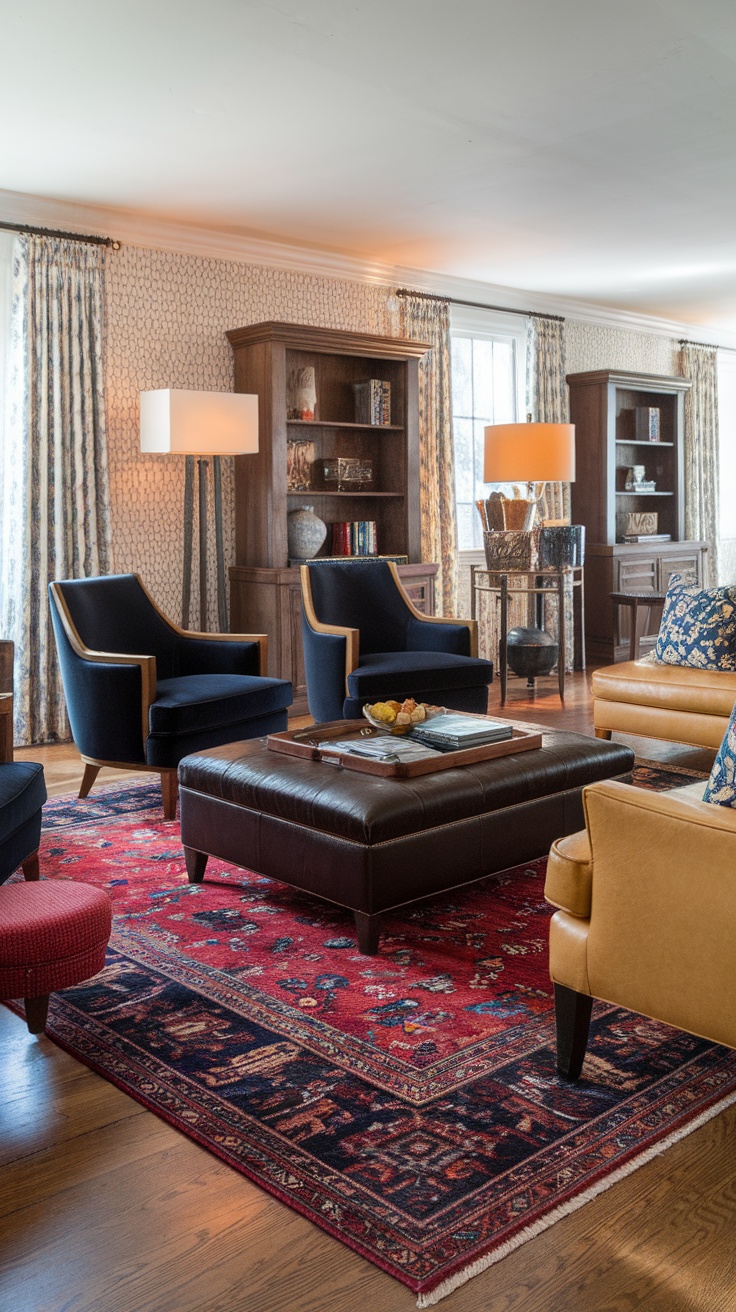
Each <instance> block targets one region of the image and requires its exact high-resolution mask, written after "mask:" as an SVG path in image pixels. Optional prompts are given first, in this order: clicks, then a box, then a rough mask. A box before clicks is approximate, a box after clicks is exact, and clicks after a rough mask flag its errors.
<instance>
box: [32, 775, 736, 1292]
mask: <svg viewBox="0 0 736 1312" xmlns="http://www.w3.org/2000/svg"><path fill="white" fill-rule="evenodd" d="M685 776H689V778H691V779H692V778H696V777H697V776H696V775H695V774H693V772H691V771H682V770H677V771H676V772H675V774H674V775H672V774H671V773H669V772H668V771H667V769H666V768H663V767H661V766H657V765H655V764H654V763H651V762H649V763H647V764H646V765H645V767H644V770H643V773H642V775H641V781H642V782H643V783H644V786H648V787H654V788H662V787H665V786H667V783H668V782H669V786H672V784H673V783H676V782H679V783H685V782H687V781H688V780H687V778H686V777H685ZM159 802H160V794H159V792H158V789H157V788H156V787H153V786H151V785H149V784H131V785H128V786H127V787H125V788H115V787H113V788H108V789H101V790H100V791H99V792H98V793H97V794H96V795H95V796H93V797H92V798H90V799H88V800H87V802H84V803H77V802H76V801H71V800H69V799H66V798H64V799H57V800H56V801H53V802H51V803H50V804H49V805H48V806H47V808H46V812H45V816H46V819H45V832H44V840H43V847H42V870H43V872H44V875H45V877H49V878H62V879H63V878H70V877H71V878H74V879H79V880H83V881H85V882H89V883H94V884H98V885H99V886H101V887H104V888H106V889H107V890H108V891H109V893H110V894H111V896H112V898H113V900H114V903H115V911H116V919H115V929H114V933H113V938H112V940H111V945H110V952H109V956H108V963H107V966H106V968H105V970H104V972H103V973H102V974H101V975H99V976H98V977H97V978H96V979H94V980H92V981H90V982H88V983H87V984H83V985H81V986H79V987H77V988H72V989H67V990H65V991H64V992H63V993H61V994H57V995H56V996H55V997H54V998H53V999H52V1003H51V1010H50V1020H49V1034H50V1036H51V1037H53V1038H54V1039H55V1040H56V1041H57V1042H58V1043H59V1044H61V1046H62V1047H64V1048H66V1049H67V1050H68V1051H69V1052H71V1053H72V1054H73V1055H74V1056H75V1057H78V1058H79V1059H80V1060H81V1061H83V1062H86V1063H87V1064H88V1065H90V1066H91V1067H92V1068H93V1069H94V1070H96V1071H99V1072H100V1073H101V1074H103V1075H104V1076H105V1077H106V1078H107V1079H109V1080H112V1081H113V1083H115V1084H116V1085H118V1086H119V1087H120V1088H121V1089H124V1090H125V1091H126V1092H127V1093H129V1094H131V1095H132V1096H133V1097H134V1098H137V1099H138V1100H139V1101H140V1102H141V1103H143V1104H144V1105H145V1106H146V1107H148V1108H150V1109H151V1110H152V1111H154V1112H156V1113H157V1114H158V1115H159V1116H162V1117H164V1118H165V1119H166V1120H167V1121H169V1122H170V1123H171V1124H172V1125H174V1126H175V1127H176V1128H177V1129H179V1130H181V1131H182V1132H183V1133H184V1134H187V1135H189V1136H190V1137H191V1138H192V1139H195V1140H196V1141H197V1142H198V1143H200V1144H203V1145H204V1146H205V1147H206V1148H208V1149H209V1150H210V1151H211V1152H213V1153H216V1154H217V1156H218V1157H220V1158H221V1159H222V1160H223V1161H225V1162H227V1163H228V1164H229V1165H231V1166H232V1167H234V1168H235V1169H236V1170H239V1171H242V1172H243V1174H245V1175H247V1176H248V1177H249V1178H250V1179H251V1180H253V1181H255V1182H256V1183H257V1184H259V1185H261V1186H262V1187H263V1188H264V1189H267V1190H268V1191H269V1192H270V1193H272V1194H274V1195H275V1196H276V1197H277V1198H279V1199H281V1200H282V1201H283V1202H284V1203H286V1204H287V1205H288V1206H289V1207H292V1208H294V1209H295V1210H296V1211H298V1212H299V1213H301V1215H302V1216H305V1217H307V1218H308V1219H309V1220H311V1221H313V1222H314V1223H315V1224H317V1225H319V1226H321V1227H322V1228H323V1229H324V1230H326V1231H328V1232H329V1234H331V1235H333V1236H334V1237H335V1238H336V1239H339V1240H341V1241H342V1242H343V1243H345V1244H348V1245H350V1247H351V1248H353V1249H355V1250H356V1251H357V1252H358V1253H360V1254H362V1256H363V1257H365V1258H367V1259H369V1260H370V1261H372V1262H374V1263H376V1264H377V1265H378V1266H379V1267H381V1268H382V1269H383V1270H384V1271H386V1272H388V1273H389V1274H390V1275H392V1276H394V1277H396V1278H397V1279H398V1280H401V1281H403V1282H404V1283H405V1284H406V1285H408V1286H409V1288H410V1289H412V1290H413V1291H414V1292H415V1293H416V1294H417V1295H418V1306H420V1307H426V1306H429V1305H430V1304H432V1303H435V1302H438V1301H439V1300H440V1299H441V1298H442V1297H444V1296H445V1295H446V1294H448V1293H450V1292H451V1290H452V1289H454V1288H456V1287H457V1286H458V1285H459V1284H462V1283H463V1282H464V1281H465V1280H467V1279H469V1278H470V1276H472V1275H475V1274H477V1273H478V1272H479V1271H482V1270H483V1269H485V1268H486V1267H488V1266H490V1265H491V1263H493V1262H495V1261H498V1260H499V1258H501V1257H503V1256H504V1255H505V1254H507V1253H509V1252H510V1251H512V1250H513V1249H514V1248H516V1247H517V1246H518V1245H519V1244H521V1243H523V1242H524V1240H525V1239H528V1238H530V1237H531V1236H533V1235H534V1234H537V1233H538V1232H539V1231H541V1230H543V1229H544V1228H545V1227H547V1226H549V1225H551V1224H552V1223H553V1222H554V1221H556V1220H558V1219H559V1218H560V1217H562V1216H564V1215H566V1214H567V1213H569V1212H570V1211H572V1210H574V1209H575V1208H576V1207H579V1206H580V1205H581V1204H582V1203H584V1202H585V1201H587V1200H588V1199H589V1198H591V1197H593V1196H594V1195H595V1194H597V1193H599V1192H600V1191H601V1190H602V1189H605V1188H606V1187H608V1186H609V1185H610V1184H612V1183H613V1182H614V1180H616V1179H618V1178H620V1177H621V1176H622V1175H624V1174H626V1173H627V1172H628V1171H631V1170H633V1169H634V1168H635V1167H636V1166H638V1165H640V1164H641V1163H642V1162H644V1161H646V1160H647V1158H649V1157H651V1156H652V1155H653V1154H655V1153H658V1152H661V1151H662V1149H663V1148H664V1147H665V1146H666V1145H667V1144H669V1143H671V1142H673V1141H674V1140H676V1139H677V1138H679V1137H681V1136H682V1135H684V1134H686V1133H689V1132H690V1131H691V1130H693V1129H694V1128H695V1127H696V1126H697V1125H699V1124H701V1123H702V1122H703V1121H705V1120H706V1119H708V1118H709V1117H710V1116H712V1115H715V1114H716V1112H718V1111H719V1110H720V1109H721V1108H723V1107H724V1106H726V1105H727V1104H728V1103H729V1102H731V1101H734V1100H735V1099H736V1053H734V1052H730V1051H728V1050H727V1049H725V1048H722V1047H718V1046H716V1045H714V1044H711V1043H706V1042H704V1041H702V1040H700V1039H697V1038H694V1037H692V1036H691V1035H689V1034H683V1033H680V1032H678V1031H675V1030H672V1029H670V1028H668V1027H667V1026H665V1025H660V1024H657V1023H655V1022H654V1021H650V1020H646V1019H644V1018H642V1017H641V1016H637V1015H633V1014H632V1013H630V1012H626V1011H623V1010H620V1009H618V1008H615V1007H611V1006H608V1005H603V1004H597V1005H596V1006H595V1009H594V1021H593V1025H592V1031H591V1041H590V1046H589V1055H588V1057H587V1059H586V1063H585V1068H584V1076H583V1078H582V1079H581V1080H580V1082H579V1083H578V1084H577V1085H573V1086H571V1085H568V1084H565V1083H564V1082H563V1081H561V1080H560V1079H559V1078H558V1077H557V1075H556V1072H555V1034H554V1017H553V1010H552V997H551V988H550V982H549V978H548V974H547V931H548V919H549V915H550V910H549V908H548V907H547V906H546V905H545V903H544V901H543V899H542V888H543V876H544V862H543V861H537V862H534V863H533V864H531V865H528V866H521V867H518V868H517V869H515V870H509V871H505V872H504V873H503V874H500V875H495V876H491V877H489V878H488V879H486V880H484V881H483V882H482V883H480V884H477V885H475V886H473V887H472V888H470V889H467V890H465V891H462V892H458V893H454V894H452V895H451V896H450V897H446V898H436V899H434V900H433V901H430V902H428V903H426V904H424V905H420V906H417V907H415V908H414V909H413V910H410V911H408V912H407V913H406V915H404V916H402V917H401V918H394V919H389V920H388V921H387V924H386V929H385V933H384V934H383V935H382V938H381V946H380V951H379V954H378V955H377V956H376V957H373V958H369V957H363V956H361V955H360V954H359V953H358V951H357V944H356V941H355V937H354V931H353V923H352V919H351V917H350V916H349V915H348V914H347V913H343V912H342V911H340V910H339V909H338V908H333V907H329V906H326V905H323V904H320V903H319V902H317V901H316V900H315V899H312V898H309V897H307V896H305V895H302V894H299V893H297V892H294V891H292V890H290V889H288V888H287V887H285V886H284V885H283V884H277V883H275V882H273V881H270V880H266V879H263V878H261V877H259V876H257V875H253V874H249V873H247V872H245V871H242V870H236V869H234V868H233V867H227V866H225V865H224V864H223V863H221V862H217V861H214V860H211V861H210V864H209V866H208V869H207V878H206V880H205V882H204V883H203V884H201V885H193V886H192V885H189V884H188V883H187V880H186V875H185V870H184V860H183V854H182V849H181V843H180V838H179V832H178V825H177V824H176V823H174V822H168V823H167V822H165V821H164V820H163V818H162V813H161V809H160V804H159Z"/></svg>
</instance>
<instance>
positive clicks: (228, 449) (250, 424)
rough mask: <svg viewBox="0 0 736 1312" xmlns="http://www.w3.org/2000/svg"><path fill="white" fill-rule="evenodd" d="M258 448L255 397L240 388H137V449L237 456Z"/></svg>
mask: <svg viewBox="0 0 736 1312" xmlns="http://www.w3.org/2000/svg"><path fill="white" fill-rule="evenodd" d="M257 450H258V397H257V396H249V395H245V394H243V393H240V392H190V391H185V390H183V389H181V388H173V387H161V388H158V389H157V390H156V391H153V392H141V451H143V452H147V453H149V454H158V455H182V456H240V455H251V454H253V453H254V452H256V451H257Z"/></svg>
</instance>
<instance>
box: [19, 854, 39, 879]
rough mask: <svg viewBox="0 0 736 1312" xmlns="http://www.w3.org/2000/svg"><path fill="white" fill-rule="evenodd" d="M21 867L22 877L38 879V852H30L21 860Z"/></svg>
mask: <svg viewBox="0 0 736 1312" xmlns="http://www.w3.org/2000/svg"><path fill="white" fill-rule="evenodd" d="M21 868H22V870H23V877H24V879H38V878H39V877H40V871H39V868H38V852H31V855H30V856H27V857H26V859H25V861H21Z"/></svg>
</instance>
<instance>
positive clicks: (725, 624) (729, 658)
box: [656, 574, 736, 670]
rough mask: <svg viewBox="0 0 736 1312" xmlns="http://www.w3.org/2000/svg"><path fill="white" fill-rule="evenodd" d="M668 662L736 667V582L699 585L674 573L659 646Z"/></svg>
mask: <svg viewBox="0 0 736 1312" xmlns="http://www.w3.org/2000/svg"><path fill="white" fill-rule="evenodd" d="M656 653H657V660H658V661H662V662H663V663H664V664H665V665H690V666H692V667H694V668H695V669H696V670H736V584H735V585H732V586H730V587H727V588H698V587H696V586H695V585H694V584H691V583H687V582H686V581H685V579H683V577H682V575H681V574H673V575H672V578H671V579H670V585H669V587H668V589H667V596H666V598H665V603H664V608H663V610H662V623H661V624H660V626H659V634H658V636H657V646H656Z"/></svg>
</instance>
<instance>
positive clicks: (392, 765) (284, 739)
mask: <svg viewBox="0 0 736 1312" xmlns="http://www.w3.org/2000/svg"><path fill="white" fill-rule="evenodd" d="M488 718H489V719H491V718H492V717H491V716H489V717H488ZM493 718H494V719H495V718H497V717H495V716H494V717H493ZM353 737H354V738H355V739H356V740H357V741H358V742H360V741H361V739H362V740H363V741H365V740H366V739H367V738H379V737H380V738H386V739H387V740H388V743H390V741H391V735H390V734H383V733H380V731H379V730H378V729H373V728H372V727H371V726H370V725H369V724H368V722H367V721H366V720H334V721H333V722H332V723H331V724H315V725H313V726H312V728H310V729H287V730H285V731H284V732H283V733H270V734H269V735H268V737H267V739H266V741H267V744H268V746H269V748H270V750H271V751H272V752H284V753H286V755H288V756H300V757H301V758H302V760H307V761H322V762H323V763H324V764H329V765H335V766H342V768H343V769H344V770H357V771H358V772H359V773H360V774H373V775H380V776H381V777H382V778H384V779H416V778H417V776H418V775H422V774H435V773H436V772H437V771H438V770H455V769H456V768H457V767H458V766H460V765H475V764H476V763H477V762H478V761H492V760H493V759H494V758H495V757H497V756H512V755H515V754H516V753H517V752H529V751H532V750H533V749H535V748H538V747H541V746H542V735H541V733H538V732H532V731H530V730H527V729H519V728H518V727H517V726H516V725H514V726H513V735H512V737H511V738H505V739H504V740H503V742H500V743H484V744H483V745H482V746H481V747H464V748H462V750H461V751H459V752H443V753H442V755H441V756H430V757H428V758H427V760H426V761H371V760H369V758H368V757H367V756H363V757H361V756H352V755H350V753H349V752H341V753H340V755H339V756H333V755H323V753H322V752H321V751H320V750H319V748H318V746H317V742H318V741H319V742H324V741H325V740H326V739H329V738H353Z"/></svg>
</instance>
